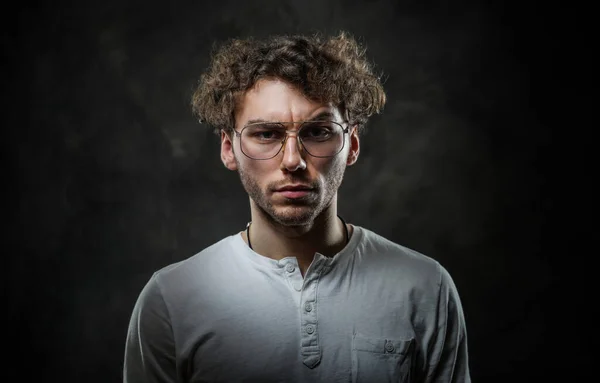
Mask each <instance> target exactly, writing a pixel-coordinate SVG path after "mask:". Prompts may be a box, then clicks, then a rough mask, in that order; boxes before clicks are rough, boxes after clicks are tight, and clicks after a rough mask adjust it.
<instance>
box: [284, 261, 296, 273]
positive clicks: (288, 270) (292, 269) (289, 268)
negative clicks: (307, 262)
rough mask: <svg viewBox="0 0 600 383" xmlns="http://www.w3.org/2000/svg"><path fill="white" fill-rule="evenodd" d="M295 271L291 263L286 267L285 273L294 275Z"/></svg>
mask: <svg viewBox="0 0 600 383" xmlns="http://www.w3.org/2000/svg"><path fill="white" fill-rule="evenodd" d="M294 270H296V268H295V267H294V265H292V264H291V263H288V264H287V265H285V271H287V272H288V273H293V272H294Z"/></svg>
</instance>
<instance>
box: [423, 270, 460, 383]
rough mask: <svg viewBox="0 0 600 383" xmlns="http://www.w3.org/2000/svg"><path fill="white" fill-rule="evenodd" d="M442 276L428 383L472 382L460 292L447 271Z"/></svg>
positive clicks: (443, 271)
mask: <svg viewBox="0 0 600 383" xmlns="http://www.w3.org/2000/svg"><path fill="white" fill-rule="evenodd" d="M438 266H439V269H440V273H441V277H440V286H439V297H438V307H437V325H436V327H437V328H436V330H435V335H434V342H433V347H431V348H430V357H429V358H428V359H429V361H430V363H429V365H428V371H427V378H426V379H425V382H427V383H442V382H444V383H449V382H452V383H470V382H471V376H470V372H469V358H468V350H467V330H466V325H465V317H464V313H463V309H462V304H461V301H460V297H459V295H458V291H457V289H456V286H455V284H454V281H453V280H452V278H451V276H450V274H449V273H448V271H447V270H446V269H445V268H443V267H442V266H441V265H438Z"/></svg>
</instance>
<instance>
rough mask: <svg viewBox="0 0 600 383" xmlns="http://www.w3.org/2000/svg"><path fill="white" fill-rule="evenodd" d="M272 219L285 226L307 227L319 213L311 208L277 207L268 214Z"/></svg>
mask: <svg viewBox="0 0 600 383" xmlns="http://www.w3.org/2000/svg"><path fill="white" fill-rule="evenodd" d="M267 213H268V214H269V215H270V216H271V218H272V219H273V220H274V221H275V222H277V223H279V224H281V225H283V226H305V225H309V224H311V223H312V222H313V221H314V219H315V217H316V216H317V214H316V213H317V212H316V211H315V209H314V207H309V206H286V207H275V208H274V209H273V210H272V211H268V212H267Z"/></svg>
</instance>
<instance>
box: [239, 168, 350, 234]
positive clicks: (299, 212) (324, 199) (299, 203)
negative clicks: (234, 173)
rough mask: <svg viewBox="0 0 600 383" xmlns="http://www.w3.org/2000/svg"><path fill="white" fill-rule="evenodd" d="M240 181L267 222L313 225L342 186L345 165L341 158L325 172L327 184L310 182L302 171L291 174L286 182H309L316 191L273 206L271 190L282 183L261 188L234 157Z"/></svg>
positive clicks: (325, 182)
mask: <svg viewBox="0 0 600 383" xmlns="http://www.w3.org/2000/svg"><path fill="white" fill-rule="evenodd" d="M235 161H236V163H237V168H238V174H239V175H240V180H241V182H242V185H243V187H244V189H245V190H246V192H247V193H248V196H249V197H250V198H251V199H252V201H254V203H255V204H256V206H257V207H258V208H259V209H260V210H261V211H262V213H263V214H264V215H265V217H267V218H268V219H271V220H272V221H274V222H276V223H278V224H280V225H283V226H304V225H311V224H312V222H313V221H314V220H315V218H316V217H318V216H319V214H321V213H322V212H323V211H324V210H325V209H327V208H328V207H329V206H330V205H331V203H332V200H333V197H334V196H335V195H336V193H337V190H338V189H339V187H340V186H341V184H342V180H343V178H344V172H345V170H346V163H345V162H344V161H342V159H341V158H333V159H332V160H331V161H332V162H331V163H330V164H329V166H328V167H327V168H326V170H325V177H324V179H325V180H324V182H318V181H312V182H311V180H308V179H307V177H306V174H305V173H304V171H303V170H299V171H296V172H293V173H290V175H288V176H287V177H285V178H284V179H287V180H288V181H289V182H290V183H294V182H301V183H309V184H310V185H311V186H312V187H314V188H315V189H314V192H313V193H311V194H312V195H309V196H308V197H307V198H306V199H298V200H292V199H290V200H288V201H284V202H283V203H282V202H279V201H278V202H277V203H276V204H274V203H273V200H272V199H271V198H270V196H272V190H273V189H275V188H276V187H278V186H281V185H280V183H277V184H276V183H272V184H268V185H266V186H265V189H264V190H263V189H261V187H260V185H259V183H258V180H257V179H256V178H254V177H253V176H252V175H251V174H250V172H247V171H245V169H244V167H243V166H242V164H241V163H240V162H239V161H238V159H237V157H236V158H235Z"/></svg>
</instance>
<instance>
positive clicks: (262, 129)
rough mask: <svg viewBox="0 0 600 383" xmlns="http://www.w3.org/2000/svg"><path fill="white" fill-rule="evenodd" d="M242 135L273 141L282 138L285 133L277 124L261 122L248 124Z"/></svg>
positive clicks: (255, 139)
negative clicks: (254, 124) (261, 123)
mask: <svg viewBox="0 0 600 383" xmlns="http://www.w3.org/2000/svg"><path fill="white" fill-rule="evenodd" d="M244 136H246V137H247V138H250V139H252V140H254V141H260V142H274V141H281V140H283V138H284V136H285V133H284V131H283V129H282V128H281V126H279V125H269V124H263V125H256V126H249V127H248V128H247V129H246V131H245V134H244Z"/></svg>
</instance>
